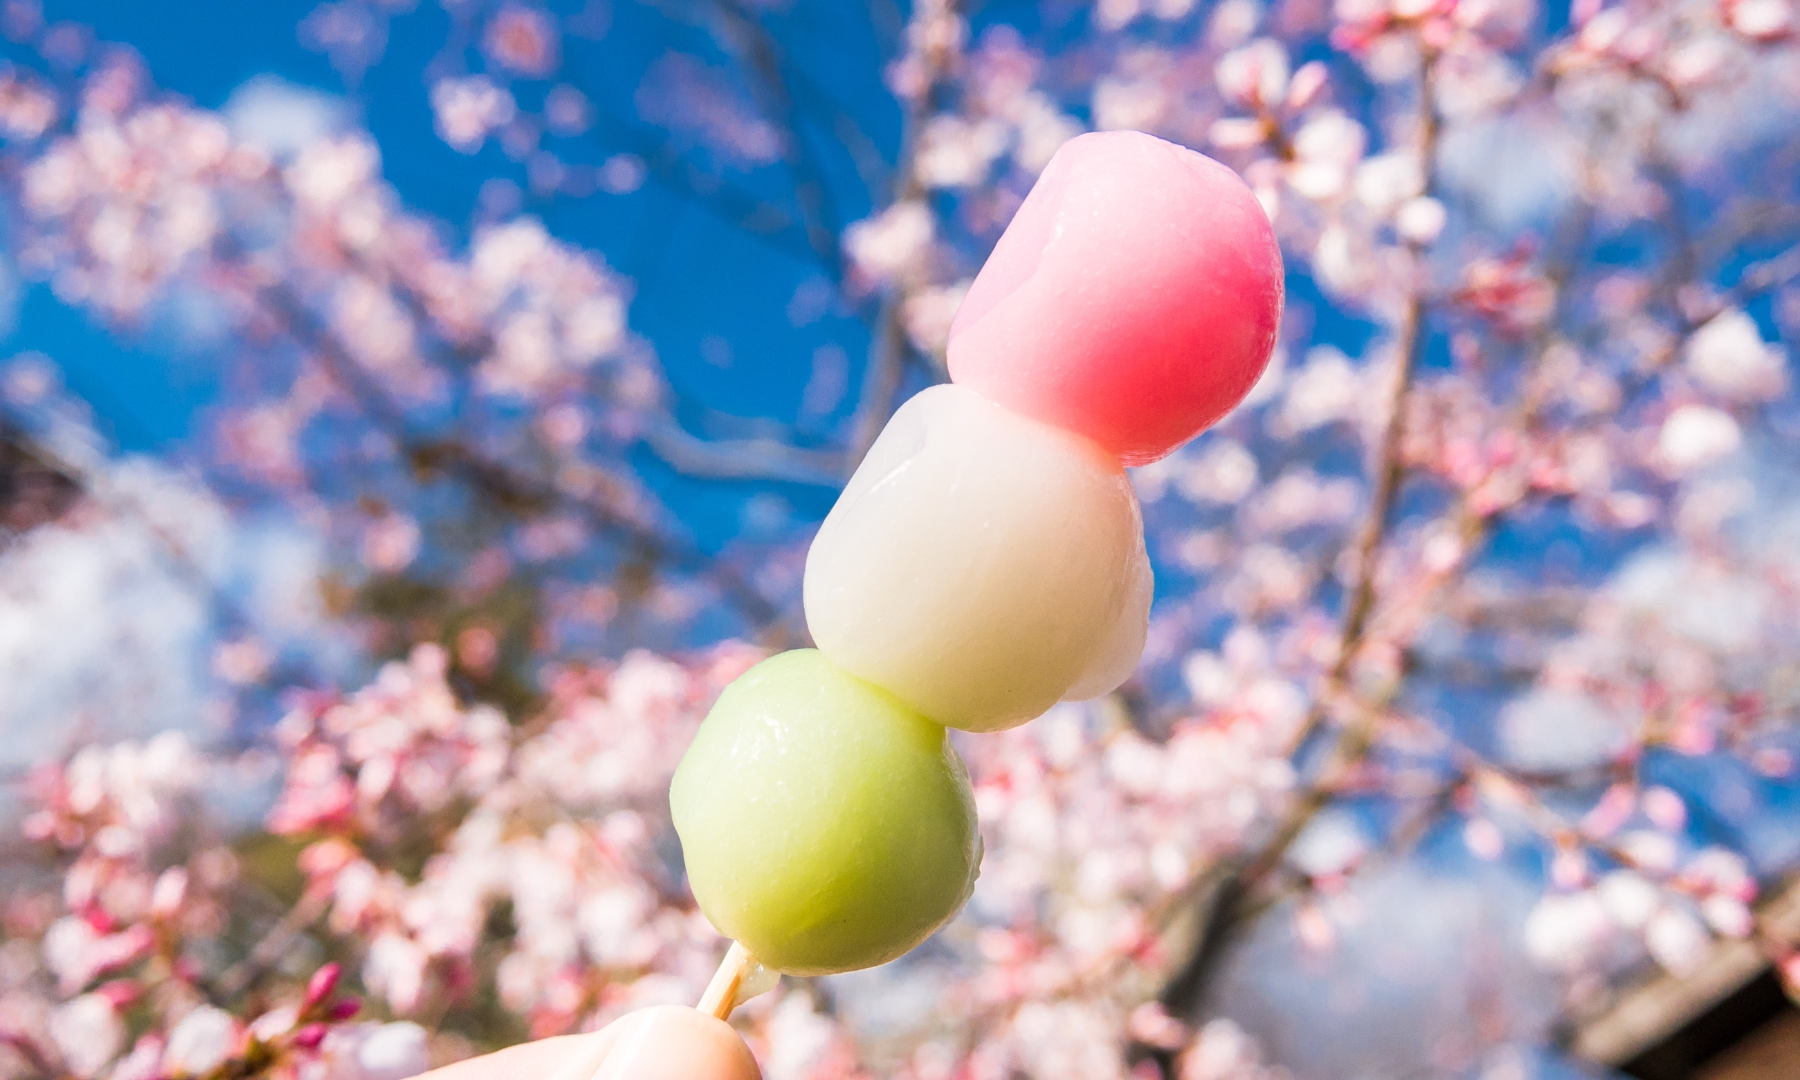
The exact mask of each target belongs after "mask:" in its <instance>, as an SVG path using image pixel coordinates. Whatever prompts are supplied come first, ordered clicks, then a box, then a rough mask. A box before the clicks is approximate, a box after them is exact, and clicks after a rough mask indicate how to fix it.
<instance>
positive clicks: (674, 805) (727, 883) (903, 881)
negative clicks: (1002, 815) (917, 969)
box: [669, 649, 981, 975]
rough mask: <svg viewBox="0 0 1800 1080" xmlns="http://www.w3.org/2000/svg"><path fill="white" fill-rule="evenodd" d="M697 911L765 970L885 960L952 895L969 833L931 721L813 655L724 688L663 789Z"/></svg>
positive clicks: (962, 796)
mask: <svg viewBox="0 0 1800 1080" xmlns="http://www.w3.org/2000/svg"><path fill="white" fill-rule="evenodd" d="M669 806H670V809H671V810H672V811H673V812H674V819H675V831H676V832H677V833H678V834H679V835H680V837H681V849H682V855H683V857H684V859H685V860H686V862H687V873H688V881H689V883H690V884H691V885H692V887H693V890H694V896H695V898H696V899H697V900H698V901H699V902H700V909H701V910H702V911H704V912H705V913H706V917H707V918H708V919H710V920H711V921H712V924H713V926H714V927H716V928H717V929H718V930H719V932H720V933H722V934H725V935H727V936H728V937H731V938H735V939H736V940H738V941H740V942H742V943H743V944H744V947H745V948H747V949H749V950H750V953H751V955H752V956H754V957H756V959H757V960H759V961H761V962H762V963H763V964H765V965H766V966H768V967H771V968H774V969H776V970H778V971H784V972H788V973H791V974H795V975H825V974H830V973H832V972H838V971H852V970H855V969H857V968H866V967H873V966H874V965H876V964H883V963H886V962H887V961H889V960H892V959H895V958H896V957H898V956H900V955H901V954H903V953H905V952H907V951H908V950H910V949H912V948H913V947H914V946H915V945H918V944H919V943H920V942H922V941H924V940H925V939H926V938H927V937H929V936H930V935H931V933H932V932H933V931H935V930H936V929H937V928H938V927H940V926H942V925H943V924H944V923H946V922H948V921H949V919H950V917H951V916H953V915H955V914H956V912H957V911H958V910H960V909H961V908H962V906H963V903H964V902H965V901H967V900H968V898H969V893H970V891H971V890H972V889H973V888H974V886H975V875H976V872H977V871H978V869H979V868H980V864H981V833H980V831H979V829H978V828H977V825H976V818H975V797H974V792H973V791H972V790H971V789H970V787H969V773H968V769H967V768H966V767H965V766H964V765H963V763H962V759H961V758H959V757H957V755H956V751H955V750H954V749H953V748H952V747H951V746H950V742H949V739H948V738H947V736H946V734H945V731H944V729H943V727H941V726H940V725H938V724H935V723H933V722H932V721H930V720H928V719H926V718H925V717H924V716H921V715H920V714H919V713H917V712H916V711H914V710H913V709H912V708H910V707H909V706H907V705H906V704H904V703H903V702H901V701H900V700H899V699H898V698H896V697H894V696H893V695H892V694H890V693H888V692H887V691H885V690H883V689H881V688H880V687H877V686H874V685H872V684H870V683H866V682H864V681H862V680H861V679H858V678H856V677H855V676H853V675H850V674H848V673H846V672H844V671H842V670H840V669H839V668H838V667H837V666H836V665H834V664H833V663H832V662H831V661H830V660H827V659H826V658H825V656H824V654H822V653H820V652H818V651H817V650H814V649H798V650H795V651H793V652H786V653H782V654H780V655H778V656H773V657H770V658H769V659H767V660H764V661H763V662H762V663H760V664H758V665H756V666H755V667H753V668H751V669H750V670H749V671H747V672H745V673H744V674H743V675H742V676H740V677H739V678H738V679H737V681H736V682H733V683H732V684H731V685H730V686H729V687H727V688H726V689H725V692H724V693H723V694H721V695H720V696H719V700H718V702H717V704H715V705H714V706H713V708H712V711H711V712H710V713H708V714H707V717H706V720H705V722H704V723H702V724H701V726H700V732H699V734H698V735H697V736H695V738H694V742H693V745H691V746H689V747H688V751H687V754H686V756H685V757H683V758H682V760H681V765H680V767H679V768H677V769H676V770H675V779H674V782H673V784H672V785H671V786H670V789H669Z"/></svg>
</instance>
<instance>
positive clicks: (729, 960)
mask: <svg viewBox="0 0 1800 1080" xmlns="http://www.w3.org/2000/svg"><path fill="white" fill-rule="evenodd" d="M749 970H750V950H749V949H746V948H744V947H743V946H742V945H740V944H738V943H737V942H735V941H734V942H732V943H731V948H730V950H729V951H727V952H726V953H725V959H724V960H723V961H721V962H720V964H719V970H717V971H715V972H713V977H712V982H710V983H707V984H706V993H704V994H701V995H700V1004H699V1005H697V1006H695V1008H697V1009H699V1010H700V1011H701V1012H703V1013H705V1014H706V1015H708V1016H714V1017H717V1018H718V1019H720V1020H724V1019H725V1018H727V1017H729V1016H730V1015H731V1010H732V1007H733V1006H735V1005H736V1004H737V992H738V987H739V986H741V985H742V984H743V982H744V973H745V972H746V971H749Z"/></svg>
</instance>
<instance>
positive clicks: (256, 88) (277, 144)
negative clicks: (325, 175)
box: [221, 75, 350, 158]
mask: <svg viewBox="0 0 1800 1080" xmlns="http://www.w3.org/2000/svg"><path fill="white" fill-rule="evenodd" d="M221 112H223V114H224V116H225V122H226V123H227V124H228V125H230V127H231V133H232V135H234V136H236V137H237V138H238V139H240V140H242V141H243V142H247V143H250V144H251V145H254V146H259V147H261V148H263V149H264V150H267V151H268V152H269V153H270V154H272V155H274V156H275V157H278V158H285V157H291V156H292V155H294V154H296V153H298V152H299V151H300V149H301V148H302V147H305V146H307V145H308V144H310V143H314V142H317V141H318V140H320V139H323V138H326V137H328V136H331V135H335V134H338V133H340V132H342V131H343V130H344V129H345V128H346V127H348V126H349V121H350V110H349V107H348V106H347V105H346V104H345V102H344V100H343V99H342V98H340V97H336V96H334V95H332V94H326V93H322V92H320V91H318V90H310V89H308V88H306V87H304V86H296V85H294V84H293V83H290V82H288V81H287V80H285V79H281V78H278V77H277V76H274V75H258V76H257V77H255V78H254V79H251V80H250V81H248V82H246V83H244V84H243V85H242V86H239V87H238V88H237V89H236V90H234V91H232V93H231V97H230V98H229V99H228V100H227V101H226V102H225V107H224V109H222V110H221Z"/></svg>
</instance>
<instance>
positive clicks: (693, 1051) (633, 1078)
mask: <svg viewBox="0 0 1800 1080" xmlns="http://www.w3.org/2000/svg"><path fill="white" fill-rule="evenodd" d="M608 1033H611V1034H612V1035H613V1041H612V1042H611V1044H610V1046H609V1047H608V1051H607V1053H606V1059H605V1063H604V1064H603V1065H601V1067H600V1070H599V1072H598V1073H596V1074H595V1076H594V1078H593V1080H627V1078H629V1080H762V1070H761V1069H760V1068H758V1067H757V1064H756V1058H755V1057H754V1056H752V1055H751V1053H750V1048H749V1047H748V1046H746V1045H745V1044H744V1040H743V1038H742V1037H741V1036H739V1035H738V1033H737V1032H736V1031H735V1030H734V1029H733V1028H732V1026H731V1025H730V1024H727V1023H725V1022H724V1021H723V1020H720V1019H718V1018H716V1017H712V1016H708V1015H706V1014H705V1013H702V1012H699V1011H697V1010H695V1009H690V1008H688V1007H687V1006H685V1005H658V1006H655V1007H653V1008H649V1009H642V1010H639V1011H638V1012H634V1013H631V1014H629V1015H627V1016H623V1017H620V1018H619V1019H618V1020H615V1021H613V1023H611V1024H609V1025H607V1027H606V1030H605V1031H604V1032H602V1034H603V1035H604V1034H608Z"/></svg>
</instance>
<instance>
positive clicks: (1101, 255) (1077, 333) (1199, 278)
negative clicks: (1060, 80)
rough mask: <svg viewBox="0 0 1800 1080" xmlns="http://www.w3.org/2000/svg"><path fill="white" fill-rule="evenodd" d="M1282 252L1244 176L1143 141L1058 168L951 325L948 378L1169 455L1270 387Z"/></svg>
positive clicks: (1069, 159) (1102, 137)
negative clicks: (1259, 385)
mask: <svg viewBox="0 0 1800 1080" xmlns="http://www.w3.org/2000/svg"><path fill="white" fill-rule="evenodd" d="M1282 291H1283V287H1282V273H1281V252H1280V249H1279V248H1278V247H1277V245H1276V242H1275V232H1274V230H1273V229H1272V228H1271V227H1270V225H1269V219H1268V216H1267V215H1266V214H1264V213H1263V209H1262V206H1261V204H1259V203H1258V202H1257V201H1256V197H1255V196H1254V195H1252V194H1251V192H1250V189H1249V187H1247V186H1246V185H1245V184H1244V182H1243V181H1242V180H1240V179H1238V176H1237V174H1236V173H1234V172H1232V171H1231V170H1230V169H1228V168H1226V167H1225V166H1223V165H1221V164H1219V163H1218V162H1216V161H1214V160H1212V159H1211V158H1208V157H1206V156H1204V155H1202V154H1197V153H1195V152H1194V151H1192V150H1188V149H1185V148H1183V147H1180V146H1176V145H1175V144H1174V143H1169V142H1164V141H1163V140H1161V139H1158V138H1156V137H1154V136H1152V135H1145V134H1144V133H1142V132H1138V131H1107V132H1097V133H1094V134H1088V135H1081V136H1078V137H1076V138H1074V139H1071V140H1069V141H1068V142H1066V143H1064V144H1063V146H1062V148H1061V149H1059V150H1058V151H1057V152H1056V156H1055V157H1053V158H1051V159H1050V164H1049V166H1048V167H1046V168H1045V169H1044V173H1043V175H1042V176H1041V177H1039V178H1038V182H1037V185H1036V186H1035V187H1033V188H1032V189H1031V194H1030V195H1028V196H1026V198H1025V202H1024V203H1023V204H1022V205H1021V206H1020V207H1019V211H1018V213H1017V214H1016V215H1015V216H1014V217H1013V220H1012V223H1011V224H1010V225H1008V226H1007V229H1006V232H1005V234H1004V235H1002V236H1001V237H1000V242H999V244H997V245H996V246H995V248H994V253H993V254H992V255H991V256H989V258H988V261H987V265H986V266H984V267H982V270H981V273H980V274H979V275H978V276H977V277H976V278H975V283H974V285H973V286H971V287H970V289H969V295H968V297H967V298H966V299H964V300H963V303H962V307H961V309H960V310H958V311H957V313H956V319H955V321H954V322H953V323H952V324H951V327H950V346H949V363H950V378H951V379H952V380H953V381H954V382H957V383H960V384H962V385H963V386H967V387H969V388H970V389H972V390H975V391H977V392H978V393H980V394H981V395H982V396H983V397H986V398H987V399H989V400H990V401H994V402H996V403H998V404H1001V405H1004V406H1006V407H1007V408H1009V409H1012V410H1014V411H1016V412H1020V413H1024V414H1025V415H1027V416H1031V417H1035V418H1036V419H1038V420H1042V421H1044V422H1046V423H1051V424H1055V425H1056V426H1058V427H1061V428H1064V429H1066V430H1069V431H1074V432H1078V433H1080V434H1082V435H1085V436H1087V437H1088V438H1090V439H1092V440H1094V441H1095V442H1097V443H1099V444H1100V445H1102V446H1104V447H1106V448H1107V449H1108V450H1111V451H1112V452H1113V453H1115V454H1117V455H1118V456H1119V459H1120V460H1121V461H1122V462H1124V463H1125V464H1127V465H1142V464H1145V463H1147V462H1151V461H1155V460H1156V459H1158V458H1160V457H1163V456H1164V455H1166V454H1168V453H1169V452H1170V451H1171V450H1173V449H1175V448H1176V447H1177V446H1180V445H1181V444H1182V443H1184V442H1186V441H1187V440H1189V439H1191V438H1193V437H1194V436H1195V435H1198V434H1199V433H1200V432H1202V431H1204V430H1205V429H1206V428H1207V427H1209V426H1211V425H1212V424H1213V423H1214V422H1216V421H1217V420H1218V419H1219V418H1220V417H1222V416H1224V415H1225V414H1226V413H1227V412H1229V411H1230V410H1231V409H1232V407H1233V406H1235V405H1236V404H1237V403H1238V402H1239V401H1242V400H1243V398H1244V395H1245V394H1247V393H1249V392H1250V388H1251V387H1252V386H1254V385H1255V384H1256V380H1257V378H1258V377H1259V376H1260V375H1261V374H1262V371H1263V367H1264V366H1265V365H1266V364H1267V363H1268V361H1269V354H1270V352H1271V351H1273V349H1274V347H1275V334H1276V325H1277V323H1278V322H1279V321H1280V318H1281V303H1282Z"/></svg>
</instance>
